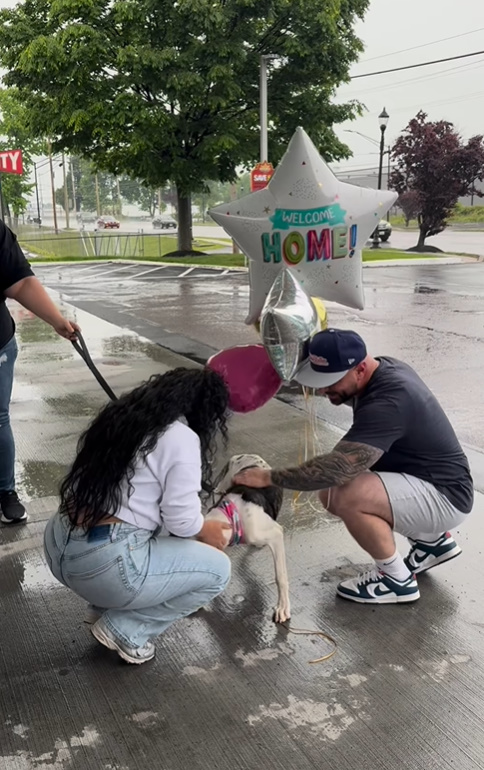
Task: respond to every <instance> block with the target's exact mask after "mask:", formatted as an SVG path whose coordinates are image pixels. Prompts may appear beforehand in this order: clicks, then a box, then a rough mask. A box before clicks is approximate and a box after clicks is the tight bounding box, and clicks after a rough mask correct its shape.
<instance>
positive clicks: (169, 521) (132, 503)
mask: <svg viewBox="0 0 484 770" xmlns="http://www.w3.org/2000/svg"><path fill="white" fill-rule="evenodd" d="M201 483H202V459H201V453H200V439H199V438H198V436H197V434H196V433H195V432H194V431H193V430H191V428H189V427H188V426H187V425H186V424H184V423H183V422H181V421H179V420H176V421H175V422H174V423H172V424H171V425H170V426H169V428H167V430H166V431H165V432H164V433H163V434H162V435H161V436H160V438H159V439H158V442H157V444H156V446H155V448H154V449H153V451H152V452H150V454H148V455H147V456H146V458H145V459H144V460H142V459H141V458H139V459H138V460H137V462H136V464H135V472H134V476H133V478H132V479H131V494H130V495H129V497H128V482H127V480H126V481H125V482H124V484H123V502H122V504H121V507H120V508H119V510H118V511H117V512H116V514H115V516H117V518H118V519H121V520H122V521H125V522H126V523H127V524H133V525H134V526H135V527H139V529H150V530H155V529H157V528H158V527H163V529H166V530H167V531H168V532H170V533H171V534H173V535H177V536H178V537H193V535H197V534H198V533H199V532H200V530H201V528H202V525H203V516H202V511H201V502H200V497H199V493H200V490H201Z"/></svg>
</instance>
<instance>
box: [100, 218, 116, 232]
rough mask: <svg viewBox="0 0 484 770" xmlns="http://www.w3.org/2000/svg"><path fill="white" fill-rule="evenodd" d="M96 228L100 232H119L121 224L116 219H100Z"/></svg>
mask: <svg viewBox="0 0 484 770" xmlns="http://www.w3.org/2000/svg"><path fill="white" fill-rule="evenodd" d="M96 228H97V229H98V230H117V229H118V228H119V222H118V220H117V219H115V218H114V217H99V219H98V220H97V222H96Z"/></svg>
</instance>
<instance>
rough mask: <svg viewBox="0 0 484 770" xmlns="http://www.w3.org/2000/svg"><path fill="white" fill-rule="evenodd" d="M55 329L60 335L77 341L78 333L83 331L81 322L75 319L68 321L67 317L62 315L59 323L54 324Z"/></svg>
mask: <svg viewBox="0 0 484 770" xmlns="http://www.w3.org/2000/svg"><path fill="white" fill-rule="evenodd" d="M53 328H54V330H55V331H56V332H57V334H58V335H59V336H60V337H64V338H65V339H66V340H70V341H71V342H75V341H76V340H77V333H76V332H80V331H81V327H80V326H79V324H76V323H74V321H68V320H67V318H63V317H62V316H61V317H60V319H59V321H58V323H56V324H55V325H54V326H53Z"/></svg>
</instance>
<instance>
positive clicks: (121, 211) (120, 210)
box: [116, 177, 123, 216]
mask: <svg viewBox="0 0 484 770" xmlns="http://www.w3.org/2000/svg"><path fill="white" fill-rule="evenodd" d="M116 189H117V192H118V216H122V214H123V202H122V200H121V188H120V186H119V178H118V177H116Z"/></svg>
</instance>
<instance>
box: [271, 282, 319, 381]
mask: <svg viewBox="0 0 484 770" xmlns="http://www.w3.org/2000/svg"><path fill="white" fill-rule="evenodd" d="M320 330H321V323H320V320H319V316H318V313H317V310H316V308H315V306H314V303H313V302H312V300H311V298H310V297H309V296H308V295H307V294H306V292H305V291H304V289H303V288H302V286H300V284H299V283H298V282H297V280H296V279H295V278H294V276H293V274H292V273H291V272H290V270H282V271H281V272H280V273H279V275H278V276H277V278H276V280H275V281H274V283H273V285H272V288H271V290H270V292H269V294H268V295H267V299H266V301H265V303H264V307H263V308H262V314H261V324H260V334H261V338H262V342H263V343H264V347H265V349H266V350H267V353H268V354H269V358H270V359H271V361H272V365H273V367H274V369H275V370H276V372H277V373H278V375H279V377H280V378H281V379H282V380H285V381H286V382H289V381H290V380H292V378H293V376H294V374H295V373H296V371H297V369H298V368H299V366H300V364H301V363H302V361H304V359H305V358H307V345H308V342H309V340H310V338H311V337H312V336H313V334H316V332H318V331H320Z"/></svg>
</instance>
